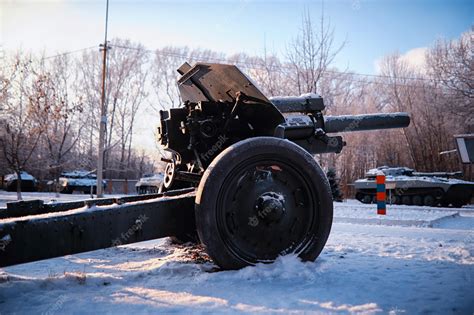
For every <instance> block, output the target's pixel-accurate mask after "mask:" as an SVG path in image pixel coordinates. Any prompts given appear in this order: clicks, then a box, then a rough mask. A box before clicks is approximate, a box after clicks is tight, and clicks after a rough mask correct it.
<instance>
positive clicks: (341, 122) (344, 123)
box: [324, 113, 410, 133]
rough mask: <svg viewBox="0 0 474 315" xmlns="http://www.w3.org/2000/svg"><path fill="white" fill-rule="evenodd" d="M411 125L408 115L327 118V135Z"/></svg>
mask: <svg viewBox="0 0 474 315" xmlns="http://www.w3.org/2000/svg"><path fill="white" fill-rule="evenodd" d="M409 124H410V116H409V115H408V113H387V114H365V115H342V116H326V117H325V119H324V130H325V131H326V132H327V133H336V132H352V131H364V130H377V129H391V128H405V127H408V125H409Z"/></svg>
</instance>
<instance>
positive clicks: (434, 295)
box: [0, 201, 474, 314]
mask: <svg viewBox="0 0 474 315" xmlns="http://www.w3.org/2000/svg"><path fill="white" fill-rule="evenodd" d="M334 215H335V223H334V224H333V228H332V231H331V235H330V237H329V240H328V243H327V245H326V247H325V248H324V250H323V252H322V254H321V255H320V257H319V258H318V259H317V260H316V262H301V261H300V260H299V259H298V258H297V257H295V256H292V255H290V256H284V257H280V258H279V259H278V260H277V261H276V262H275V263H273V264H268V265H266V264H260V265H257V266H253V267H247V268H244V269H241V270H238V271H218V272H216V268H215V266H214V265H213V264H212V262H211V261H209V259H208V257H207V256H206V254H205V252H204V251H203V250H202V248H200V247H199V246H189V247H187V246H182V245H172V244H170V243H169V240H168V239H160V240H154V241H148V242H142V243H137V244H132V245H125V246H119V247H115V248H109V249H105V250H98V251H94V252H89V253H83V254H78V255H70V256H65V257H61V258H56V259H50V260H44V261H39V262H34V263H29V264H23V265H17V266H12V267H7V268H3V269H0V313H1V314H4V313H7V314H8V313H13V312H15V313H19V314H21V313H28V314H29V313H47V314H68V313H81V314H82V313H86V314H87V313H88V314H100V313H107V314H130V313H137V314H155V313H182V314H188V313H192V314H202V313H215V312H217V313H252V314H253V313H264V314H267V313H283V314H287V313H294V314H300V313H304V314H307V313H315V314H321V313H324V314H327V313H329V314H348V313H350V314H352V313H354V314H376V313H383V314H419V313H435V314H472V313H473V311H474V300H473V299H472V292H473V291H474V279H473V276H474V257H473V255H474V207H473V206H472V205H471V206H467V207H464V208H462V209H453V208H449V209H448V208H436V210H432V209H429V208H426V207H416V206H390V205H389V206H388V209H387V216H385V217H382V216H377V215H376V206H375V205H363V204H360V203H358V202H356V201H349V202H345V203H335V211H334ZM338 219H345V220H346V222H338V221H337V220H338ZM361 220H368V221H367V222H368V223H361ZM370 220H372V221H373V222H376V221H378V222H381V223H380V224H371V223H370V222H369V221H370ZM403 221H414V222H416V221H418V222H420V224H419V225H416V224H411V225H405V224H403ZM423 222H425V223H426V222H428V223H429V224H428V225H426V224H425V223H423Z"/></svg>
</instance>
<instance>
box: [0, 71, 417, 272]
mask: <svg viewBox="0 0 474 315" xmlns="http://www.w3.org/2000/svg"><path fill="white" fill-rule="evenodd" d="M178 72H179V73H180V74H181V75H182V76H181V78H180V79H179V80H178V88H179V91H180V95H181V99H182V106H181V107H180V108H171V109H169V110H167V111H161V112H160V125H159V128H158V141H159V143H160V144H161V145H162V146H163V147H164V148H165V149H166V150H167V151H168V152H169V158H166V159H165V161H166V162H167V166H166V169H165V175H164V180H163V184H162V186H161V188H160V194H158V195H141V196H139V199H133V198H132V199H133V200H135V201H136V200H144V199H147V198H158V199H156V201H155V200H153V201H146V202H144V203H133V204H130V205H127V204H126V203H127V202H129V201H132V200H129V199H127V200H115V201H110V200H108V201H103V202H106V204H107V205H108V206H106V208H104V209H101V211H94V212H92V213H88V214H84V211H87V210H84V211H81V210H80V209H79V210H71V207H70V206H69V207H66V206H61V205H57V206H54V207H52V208H51V209H50V207H49V206H48V207H45V206H44V205H40V206H32V207H30V206H29V207H27V209H26V210H25V209H19V211H14V209H13V208H15V206H14V205H12V206H11V208H12V209H10V210H11V211H10V212H11V213H21V214H22V216H21V217H19V218H15V217H14V215H12V214H8V213H7V214H6V215H5V216H4V217H5V219H3V220H2V219H0V239H3V238H7V239H8V240H9V245H8V246H6V247H5V250H4V251H0V266H5V265H11V264H15V263H22V262H27V261H34V260H38V259H45V258H50V257H56V256H60V255H65V254H72V253H78V252H82V251H87V250H93V249H98V248H105V247H111V246H115V245H116V242H114V238H115V240H116V239H117V237H119V236H120V231H121V230H123V229H125V230H126V227H130V228H129V230H132V229H133V231H134V234H133V235H134V236H133V237H129V238H126V239H120V244H126V243H132V242H135V241H142V240H146V239H152V238H156V237H163V236H174V237H176V238H177V239H180V240H183V241H187V240H196V239H197V237H198V239H199V241H201V242H202V243H203V244H204V245H205V247H206V250H207V252H208V253H209V255H210V256H211V257H212V259H213V260H214V261H215V263H216V264H217V265H219V266H220V267H221V268H223V269H237V268H241V267H244V266H247V265H252V264H255V263H259V262H266V263H268V262H272V261H273V260H274V259H275V258H276V257H278V256H279V255H285V254H289V253H295V254H297V255H299V256H300V257H301V258H302V259H304V260H315V259H316V258H317V257H318V255H319V253H320V252H321V250H322V249H323V247H324V245H325V243H326V240H327V238H328V236H329V232H330V230H331V225H332V216H333V203H332V196H331V190H330V187H329V184H328V181H327V178H326V175H325V174H324V172H323V171H322V169H321V167H320V166H319V165H318V163H317V162H316V161H315V159H314V156H313V155H314V154H315V153H328V152H336V153H339V152H341V150H342V149H343V147H344V145H345V142H344V141H343V139H342V136H341V135H331V134H334V133H344V132H353V131H362V130H373V129H386V128H403V127H406V126H408V124H409V123H410V118H409V116H408V114H406V113H394V114H370V115H356V116H329V117H324V116H323V113H322V112H323V110H324V109H325V107H324V102H323V99H322V98H321V97H320V96H318V95H315V94H306V95H302V96H298V97H275V98H270V99H268V98H267V97H266V96H265V95H264V94H263V93H262V92H261V91H260V90H259V89H258V88H257V87H256V86H255V84H253V82H252V80H250V79H249V78H248V77H247V76H245V75H244V74H243V73H242V72H241V71H240V70H239V69H238V68H237V67H236V66H234V65H224V64H210V63H198V64H196V65H194V66H193V67H191V66H190V65H189V64H187V63H185V64H184V65H182V66H181V67H180V68H179V69H178ZM190 190H192V191H194V193H193V194H192V195H189V193H190ZM185 193H186V194H185ZM169 194H172V195H173V196H175V197H173V198H174V199H169V198H163V197H162V196H164V195H169ZM180 194H183V195H180ZM180 200H181V201H180ZM88 203H91V202H86V204H88ZM99 203H100V200H99ZM111 203H112V205H110V204H111ZM115 203H117V204H119V206H117V205H113V204H115ZM77 206H78V207H80V206H82V204H81V205H80V206H79V205H77ZM17 207H18V208H22V207H24V206H22V205H21V204H19V205H17ZM6 212H9V211H8V209H5V210H4V212H3V213H6ZM43 212H55V214H54V216H46V217H42V216H41V215H42V214H41V213H43ZM141 212H144V213H146V215H147V218H148V217H149V218H150V219H149V220H148V221H147V222H146V223H144V224H140V229H139V230H136V229H134V226H135V225H136V222H142V221H143V220H142V219H143V218H140V217H139V216H138V214H139V213H141ZM1 213H2V211H0V214H1ZM25 216H28V218H26V217H25ZM37 216H40V217H37ZM32 218H35V220H29V219H32ZM20 221H21V222H20ZM17 222H18V223H21V224H19V225H17V226H21V229H18V228H17V229H15V223H17ZM134 222H135V223H134ZM168 222H169V224H168ZM194 223H195V224H194ZM134 224H135V225H134ZM102 225H104V226H108V228H98V227H99V226H102ZM52 226H56V227H57V228H51V227H52ZM57 231H61V233H69V234H68V237H59V236H58V235H57ZM196 232H197V233H196ZM35 234H38V235H39V238H36V239H37V240H48V242H51V243H53V244H50V247H51V246H53V247H54V242H55V240H56V239H57V240H60V244H59V243H57V244H56V245H58V246H56V247H55V250H51V251H49V250H46V249H45V248H47V247H45V246H36V245H37V242H35V238H34V237H33V238H32V236H31V235H35Z"/></svg>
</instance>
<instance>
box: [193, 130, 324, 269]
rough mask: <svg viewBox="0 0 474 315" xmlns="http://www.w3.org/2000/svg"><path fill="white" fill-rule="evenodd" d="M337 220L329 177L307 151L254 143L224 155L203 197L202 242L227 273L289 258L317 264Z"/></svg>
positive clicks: (274, 141)
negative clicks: (282, 257)
mask: <svg viewBox="0 0 474 315" xmlns="http://www.w3.org/2000/svg"><path fill="white" fill-rule="evenodd" d="M332 215H333V204H332V196H331V189H330V187H329V184H328V181H327V178H326V175H325V174H324V172H323V171H322V170H321V168H320V167H319V165H318V164H317V163H316V161H315V160H314V158H313V157H312V156H311V155H310V154H309V153H307V152H306V151H305V150H303V149H302V148H301V147H299V146H298V145H296V144H294V143H292V142H290V141H287V140H283V139H278V138H271V137H259V138H251V139H247V140H244V141H241V142H239V143H237V144H235V145H232V146H231V147H229V148H228V149H226V150H224V151H223V152H221V154H219V155H218V156H217V157H216V158H215V159H214V161H213V162H212V163H211V165H210V166H209V167H208V169H207V170H206V172H205V173H204V176H203V178H202V180H201V182H200V184H199V188H198V192H197V195H196V227H197V231H198V234H199V238H200V240H201V241H202V243H203V244H204V245H205V246H206V248H207V251H208V253H209V255H210V256H211V257H212V259H213V260H214V261H215V262H216V263H217V264H218V265H219V266H220V267H221V268H223V269H238V268H242V267H244V266H247V265H253V264H255V263H259V262H272V261H273V260H275V259H276V258H277V257H278V256H279V255H285V254H290V253H295V254H297V255H299V256H300V257H301V258H302V259H303V260H314V259H316V257H317V256H318V255H319V253H320V252H321V250H322V249H323V247H324V245H325V243H326V240H327V238H328V236H329V232H330V229H331V224H332Z"/></svg>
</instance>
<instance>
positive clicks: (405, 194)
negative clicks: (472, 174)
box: [354, 166, 474, 208]
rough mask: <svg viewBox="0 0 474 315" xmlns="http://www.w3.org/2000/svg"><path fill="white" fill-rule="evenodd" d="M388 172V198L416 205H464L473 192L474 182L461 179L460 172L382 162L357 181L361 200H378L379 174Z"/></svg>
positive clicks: (357, 193) (355, 184) (356, 185)
mask: <svg viewBox="0 0 474 315" xmlns="http://www.w3.org/2000/svg"><path fill="white" fill-rule="evenodd" d="M379 172H382V173H384V174H385V176H386V183H387V186H390V189H388V192H387V198H388V199H389V200H388V202H390V203H393V204H403V205H416V206H428V207H435V206H438V205H440V206H443V207H447V206H449V205H452V206H454V207H457V208H459V207H462V206H463V205H466V204H468V203H469V202H470V201H471V198H472V196H474V183H473V182H468V181H464V180H461V179H458V178H456V177H461V176H462V173H461V172H416V171H415V170H413V169H411V168H408V167H388V166H381V167H378V168H375V169H371V170H369V171H368V172H367V173H366V174H365V178H363V179H358V180H356V181H355V183H354V187H355V189H356V199H357V200H359V201H360V202H362V203H375V202H376V200H375V194H376V188H377V184H376V176H377V174H378V173H379Z"/></svg>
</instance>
